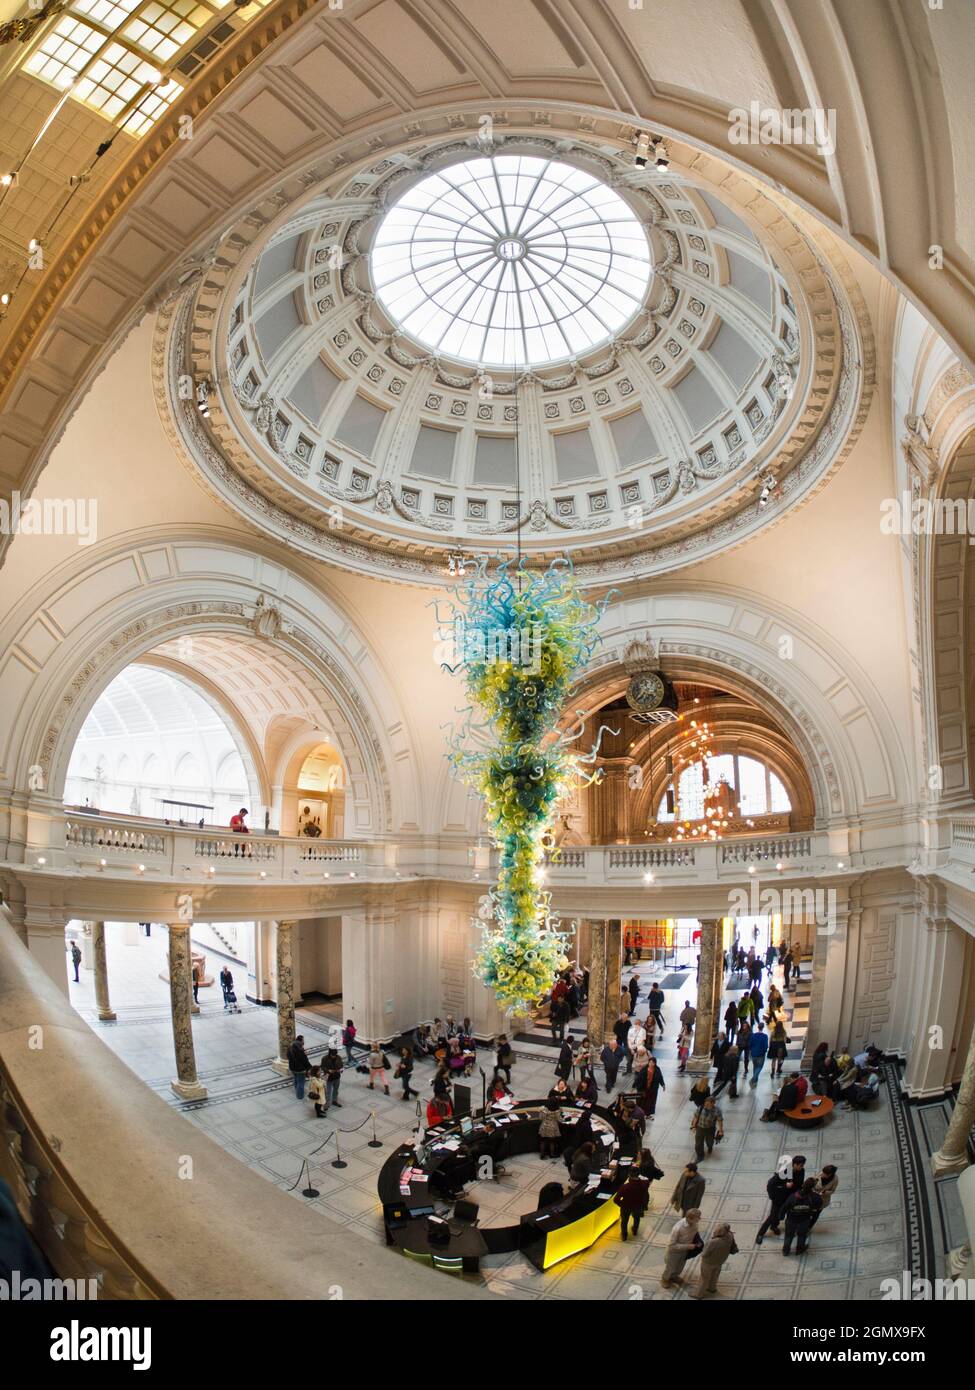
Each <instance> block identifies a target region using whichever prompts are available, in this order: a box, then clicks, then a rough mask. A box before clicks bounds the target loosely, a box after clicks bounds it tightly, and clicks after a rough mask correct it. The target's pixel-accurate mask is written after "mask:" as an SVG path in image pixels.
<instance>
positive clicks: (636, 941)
mask: <svg viewBox="0 0 975 1390" xmlns="http://www.w3.org/2000/svg"><path fill="white" fill-rule="evenodd" d="M633 946H634V949H635V950H636V958H637V960H638V961H641V960H642V959H643V932H642V931H640V930H639V928H638V929H637V932H636V935H635V936H634V937H633Z"/></svg>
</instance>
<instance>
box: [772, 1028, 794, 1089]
mask: <svg viewBox="0 0 975 1390" xmlns="http://www.w3.org/2000/svg"><path fill="white" fill-rule="evenodd" d="M791 1041H792V1039H791V1038H790V1037H789V1035H788V1033H787V1032H786V1031H785V1024H784V1023H783V1022H782V1020H781V1019H780V1018H778V1019H776V1020H775V1022H774V1023H773V1024H772V1036H771V1037H770V1038H769V1045H768V1059H769V1061H770V1062H771V1063H772V1076H773V1078H774V1077H776V1076H781V1075H782V1064H783V1062H784V1061H785V1053H786V1048H787V1046H788V1044H789V1043H791Z"/></svg>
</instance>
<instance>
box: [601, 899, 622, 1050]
mask: <svg viewBox="0 0 975 1390" xmlns="http://www.w3.org/2000/svg"><path fill="white" fill-rule="evenodd" d="M622 978H623V922H622V920H617V919H615V918H614V919H613V920H611V921H609V922H607V923H606V1014H605V1018H606V1028H607V1031H608V1033H610V1034H611V1033H612V1031H613V1024H614V1023H615V1022H616V1020H617V1019H618V1018H619V1016H620V1001H621V998H622V993H623V984H622Z"/></svg>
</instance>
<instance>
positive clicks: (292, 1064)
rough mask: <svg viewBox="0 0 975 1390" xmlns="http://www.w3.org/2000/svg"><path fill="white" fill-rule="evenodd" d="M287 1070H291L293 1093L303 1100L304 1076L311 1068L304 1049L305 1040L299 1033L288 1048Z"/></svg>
mask: <svg viewBox="0 0 975 1390" xmlns="http://www.w3.org/2000/svg"><path fill="white" fill-rule="evenodd" d="M288 1070H289V1071H290V1072H291V1079H292V1081H293V1082H294V1084H295V1095H296V1096H297V1097H298V1099H299V1100H304V1098H305V1077H306V1076H307V1075H308V1073H309V1071H310V1070H311V1062H309V1060H308V1053H307V1052H306V1051H305V1040H304V1038H303V1037H302V1036H301V1034H300V1033H299V1034H298V1036H297V1037H296V1038H295V1040H294V1042H293V1043H292V1044H291V1046H290V1047H289V1048H288Z"/></svg>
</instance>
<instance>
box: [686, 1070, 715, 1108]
mask: <svg viewBox="0 0 975 1390" xmlns="http://www.w3.org/2000/svg"><path fill="white" fill-rule="evenodd" d="M710 1094H711V1083H710V1082H709V1081H708V1079H707V1077H706V1076H699V1077H698V1078H697V1080H696V1081H695V1082H694V1085H693V1086H692V1087H691V1093H690V1097H689V1099H690V1102H691V1104H692V1105H693V1106H694V1108H695V1110H700V1109H701V1107H702V1106H703V1104H704V1102H705V1101H706V1100H707V1098H708V1096H709V1095H710Z"/></svg>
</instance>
